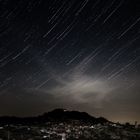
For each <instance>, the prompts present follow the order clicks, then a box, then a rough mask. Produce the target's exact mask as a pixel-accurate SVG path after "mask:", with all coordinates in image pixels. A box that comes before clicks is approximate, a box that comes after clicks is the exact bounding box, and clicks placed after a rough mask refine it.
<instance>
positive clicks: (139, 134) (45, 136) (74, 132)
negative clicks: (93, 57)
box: [0, 120, 140, 140]
mask: <svg viewBox="0 0 140 140" xmlns="http://www.w3.org/2000/svg"><path fill="white" fill-rule="evenodd" d="M0 140H140V125H138V124H137V123H135V125H131V124H129V123H126V124H123V125H122V124H119V123H105V124H94V125H93V124H90V123H87V124H86V123H83V122H80V121H78V120H77V121H76V120H73V121H71V123H66V122H63V123H60V122H47V123H45V124H43V125H42V124H41V125H23V124H17V125H13V124H11V125H1V126H0Z"/></svg>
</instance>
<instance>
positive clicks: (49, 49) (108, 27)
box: [0, 0, 140, 122]
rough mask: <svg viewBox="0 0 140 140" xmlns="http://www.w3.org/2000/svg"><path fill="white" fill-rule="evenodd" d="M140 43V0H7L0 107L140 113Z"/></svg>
mask: <svg viewBox="0 0 140 140" xmlns="http://www.w3.org/2000/svg"><path fill="white" fill-rule="evenodd" d="M139 45H140V3H139V2H138V1H131V0H106V1H105V0H80V1H79V0H50V1H49V0H0V115H1V116H2V115H17V116H32V115H37V114H40V113H42V112H45V111H49V110H51V109H54V108H59V107H60V108H61V107H62V108H68V109H74V110H80V111H86V112H88V113H90V114H92V115H95V116H104V117H107V118H109V119H110V120H113V121H121V122H123V121H135V120H137V121H140V108H139V106H140V87H139V83H140V46H139Z"/></svg>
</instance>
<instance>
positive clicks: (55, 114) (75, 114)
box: [0, 109, 109, 124]
mask: <svg viewBox="0 0 140 140" xmlns="http://www.w3.org/2000/svg"><path fill="white" fill-rule="evenodd" d="M71 121H80V122H85V123H94V124H98V123H101V124H103V123H107V122H109V121H108V120H107V119H105V118H103V117H99V118H96V117H93V116H91V115H89V114H88V113H86V112H79V111H69V110H66V109H55V110H53V111H51V112H47V113H44V114H43V115H40V116H36V117H24V118H21V117H13V116H12V117H11V116H3V117H0V124H19V123H21V124H22V123H24V124H37V123H39V124H40V123H46V122H71Z"/></svg>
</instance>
